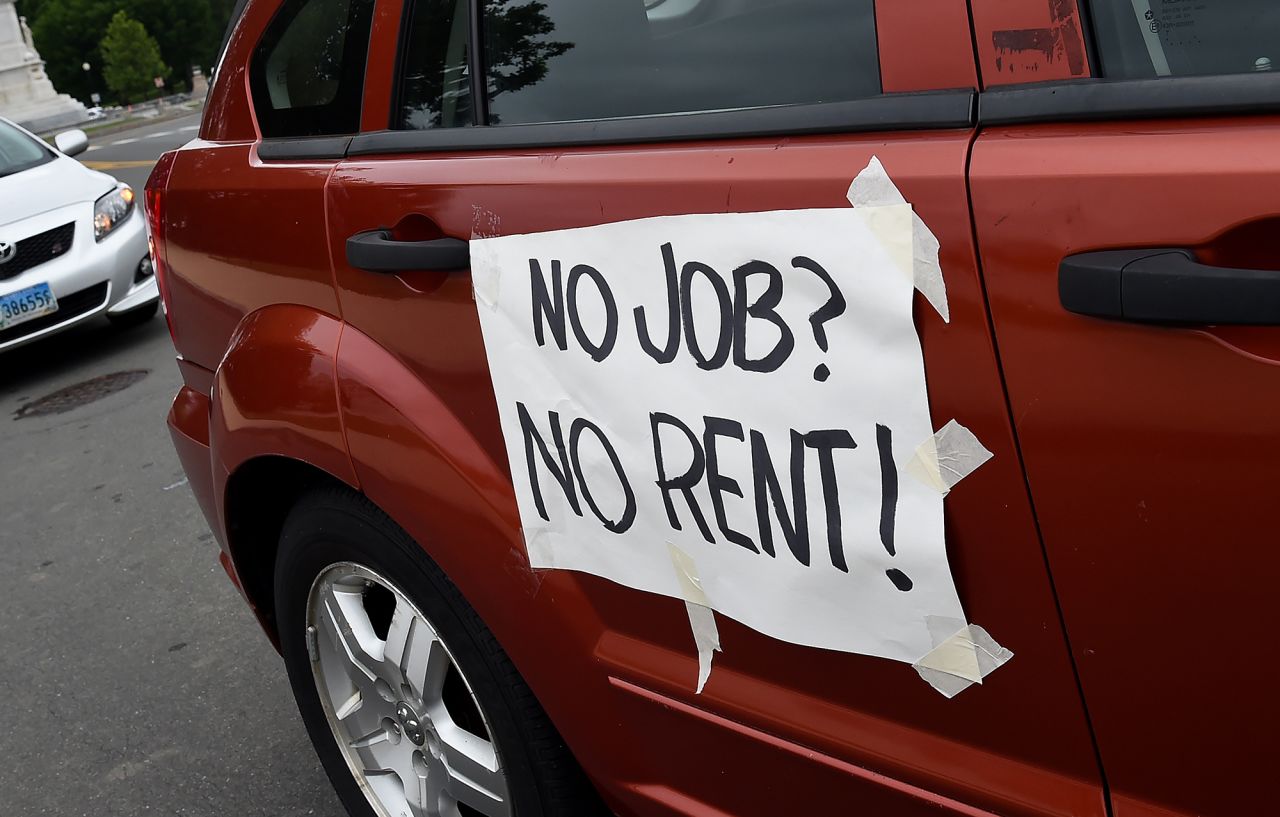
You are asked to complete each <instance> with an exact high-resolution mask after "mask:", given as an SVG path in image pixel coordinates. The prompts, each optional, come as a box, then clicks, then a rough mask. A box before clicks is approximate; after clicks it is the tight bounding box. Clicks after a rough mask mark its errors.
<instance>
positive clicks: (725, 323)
mask: <svg viewBox="0 0 1280 817" xmlns="http://www.w3.org/2000/svg"><path fill="white" fill-rule="evenodd" d="M698 274H701V275H702V276H703V277H705V278H706V279H707V281H709V282H710V283H711V288H712V289H713V290H715V293H716V302H717V305H718V306H719V310H718V311H719V315H718V317H719V319H720V324H719V326H720V333H719V335H718V336H717V337H716V350H715V352H714V353H713V354H712V355H711V356H709V357H708V356H707V355H705V354H703V353H702V347H701V345H700V344H699V343H698V336H697V334H696V333H695V331H694V325H693V276H695V275H698ZM680 301H681V304H680V314H681V317H682V318H683V321H684V337H685V343H686V344H687V345H688V347H689V354H691V355H693V359H694V360H695V361H697V363H698V368H699V369H706V370H708V371H712V370H715V369H719V368H720V367H721V366H723V365H724V364H725V361H727V360H728V359H729V352H730V350H731V349H732V347H733V302H732V301H731V300H730V299H729V288H728V287H727V286H725V283H724V281H722V280H720V276H719V274H717V273H716V271H715V270H714V269H712V268H711V267H709V266H707V265H706V264H702V263H699V262H697V261H690V262H689V263H687V264H685V265H684V267H683V268H682V269H681V270H680ZM709 322H710V316H707V318H706V319H705V320H703V325H706V324H707V323H709Z"/></svg>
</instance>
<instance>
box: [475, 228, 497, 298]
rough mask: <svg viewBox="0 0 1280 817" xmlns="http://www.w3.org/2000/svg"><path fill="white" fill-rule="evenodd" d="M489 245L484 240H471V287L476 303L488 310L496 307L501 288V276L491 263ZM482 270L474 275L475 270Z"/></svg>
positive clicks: (495, 265) (495, 266)
mask: <svg viewBox="0 0 1280 817" xmlns="http://www.w3.org/2000/svg"><path fill="white" fill-rule="evenodd" d="M489 252H491V251H490V249H489V245H488V244H485V243H484V242H475V241H473V242H471V289H472V292H473V293H474V296H475V299H476V303H478V304H480V305H481V306H483V307H485V308H486V309H488V310H489V311H491V312H492V311H493V310H495V309H497V308H498V293H499V292H500V290H501V286H502V278H501V276H500V275H499V274H498V265H497V264H495V263H492V262H491V260H490V258H491V256H489V255H487V253H489ZM477 269H479V270H484V271H485V272H482V273H481V274H480V275H476V270H477Z"/></svg>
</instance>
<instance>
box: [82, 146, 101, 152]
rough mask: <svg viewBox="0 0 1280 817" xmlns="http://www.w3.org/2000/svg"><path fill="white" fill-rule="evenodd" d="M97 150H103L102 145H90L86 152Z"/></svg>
mask: <svg viewBox="0 0 1280 817" xmlns="http://www.w3.org/2000/svg"><path fill="white" fill-rule="evenodd" d="M95 150H102V145H89V149H88V150H87V151H85V152H86V153H88V152H91V151H95Z"/></svg>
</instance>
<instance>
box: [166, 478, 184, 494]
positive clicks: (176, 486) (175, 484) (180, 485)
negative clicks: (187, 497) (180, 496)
mask: <svg viewBox="0 0 1280 817" xmlns="http://www.w3.org/2000/svg"><path fill="white" fill-rule="evenodd" d="M186 484H187V478H186V477H183V478H182V479H180V480H178V481H177V482H175V483H173V484H172V485H169V486H166V487H164V488H161V489H160V490H162V491H172V490H173V489H174V488H181V487H182V486H183V485H186Z"/></svg>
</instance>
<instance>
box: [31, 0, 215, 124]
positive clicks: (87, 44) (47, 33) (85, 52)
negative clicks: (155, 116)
mask: <svg viewBox="0 0 1280 817" xmlns="http://www.w3.org/2000/svg"><path fill="white" fill-rule="evenodd" d="M234 5H235V0H18V13H19V14H21V15H23V16H25V17H26V18H27V22H28V23H29V24H30V25H31V30H32V34H33V35H34V37H35V41H36V48H37V49H38V50H39V51H40V56H41V57H43V58H44V60H45V63H46V64H45V70H46V71H47V72H48V74H49V78H50V79H52V80H53V84H54V85H55V86H56V87H57V89H58V90H59V91H61V92H62V93H67V94H71V95H72V96H75V97H78V98H79V99H82V100H87V99H88V98H89V94H90V93H92V92H94V91H99V92H101V91H104V90H106V89H107V86H106V83H105V81H104V78H103V62H102V53H101V52H100V50H99V48H98V45H99V43H100V42H101V41H102V38H103V37H104V36H105V35H106V32H107V26H108V25H109V24H110V23H111V19H112V17H114V15H115V14H116V12H118V11H124V12H126V13H127V14H128V15H129V16H130V17H132V18H133V19H135V20H138V21H140V22H141V23H142V24H143V25H144V26H146V28H147V30H148V31H149V32H150V33H151V35H152V36H153V37H154V39H155V41H156V43H157V44H158V45H159V47H160V57H161V59H162V60H163V61H164V63H165V64H166V65H169V66H172V67H173V69H174V72H175V76H174V79H175V84H176V83H185V82H186V80H187V79H188V77H189V73H188V72H189V70H190V68H191V67H192V66H198V67H200V68H201V69H203V70H204V72H205V73H206V74H208V73H209V68H210V66H211V65H212V63H213V60H214V59H215V57H216V56H217V53H216V52H217V50H218V45H219V44H220V42H221V39H222V32H223V30H224V29H225V27H226V24H227V20H228V18H229V17H230V16H231V10H232V8H233V7H234ZM86 62H87V63H89V71H88V72H85V70H84V69H83V68H82V67H81V66H82V65H83V64H84V63H86Z"/></svg>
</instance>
